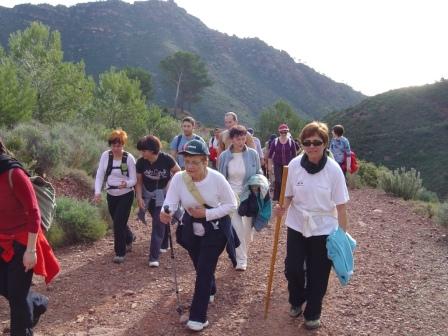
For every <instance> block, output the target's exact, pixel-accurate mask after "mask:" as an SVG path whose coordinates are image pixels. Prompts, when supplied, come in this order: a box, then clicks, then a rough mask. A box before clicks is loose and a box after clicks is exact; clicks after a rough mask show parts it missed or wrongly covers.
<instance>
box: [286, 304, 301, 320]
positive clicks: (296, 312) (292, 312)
mask: <svg viewBox="0 0 448 336" xmlns="http://www.w3.org/2000/svg"><path fill="white" fill-rule="evenodd" d="M300 314H302V307H300V306H291V308H290V309H289V316H291V317H298V316H300Z"/></svg>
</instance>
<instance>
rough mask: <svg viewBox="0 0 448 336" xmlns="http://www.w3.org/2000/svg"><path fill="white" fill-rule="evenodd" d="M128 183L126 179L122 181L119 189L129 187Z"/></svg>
mask: <svg viewBox="0 0 448 336" xmlns="http://www.w3.org/2000/svg"><path fill="white" fill-rule="evenodd" d="M127 186H128V185H127V184H126V181H121V183H120V185H119V186H118V189H124V188H127Z"/></svg>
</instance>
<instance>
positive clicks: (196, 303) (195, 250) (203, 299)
mask: <svg viewBox="0 0 448 336" xmlns="http://www.w3.org/2000/svg"><path fill="white" fill-rule="evenodd" d="M204 228H205V235H204V236H203V237H198V236H194V238H193V239H194V243H193V244H192V247H191V248H190V249H189V250H188V254H189V255H190V258H191V260H192V261H193V265H194V268H195V270H196V282H195V286H194V295H193V300H192V303H191V307H190V320H191V321H197V322H202V323H204V322H205V321H207V309H208V303H209V299H210V295H215V293H216V283H215V270H216V264H217V263H218V258H219V256H220V255H221V253H222V251H224V248H225V246H226V243H227V238H226V236H225V234H224V232H223V230H221V229H220V228H218V229H217V230H215V229H214V228H213V226H212V224H211V223H209V222H207V223H205V224H204Z"/></svg>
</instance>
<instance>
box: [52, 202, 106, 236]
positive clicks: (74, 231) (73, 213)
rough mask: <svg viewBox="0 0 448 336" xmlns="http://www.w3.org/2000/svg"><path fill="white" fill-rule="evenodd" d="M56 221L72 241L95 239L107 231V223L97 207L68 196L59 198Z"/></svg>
mask: <svg viewBox="0 0 448 336" xmlns="http://www.w3.org/2000/svg"><path fill="white" fill-rule="evenodd" d="M56 221H57V222H58V223H59V224H60V225H61V227H62V229H63V230H64V232H65V234H66V238H67V240H68V242H70V243H76V242H84V241H95V240H98V239H100V238H102V237H104V235H105V234H106V231H107V224H106V223H105V222H104V220H103V219H102V218H101V216H100V212H99V211H98V209H97V208H96V207H94V206H93V205H91V204H90V203H88V202H87V201H78V200H75V199H72V198H68V197H61V198H58V199H57V207H56Z"/></svg>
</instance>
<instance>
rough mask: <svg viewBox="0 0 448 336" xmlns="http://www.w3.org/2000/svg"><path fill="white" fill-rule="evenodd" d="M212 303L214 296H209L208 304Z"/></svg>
mask: <svg viewBox="0 0 448 336" xmlns="http://www.w3.org/2000/svg"><path fill="white" fill-rule="evenodd" d="M213 302H215V296H214V295H210V297H209V298H208V303H213Z"/></svg>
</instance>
